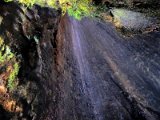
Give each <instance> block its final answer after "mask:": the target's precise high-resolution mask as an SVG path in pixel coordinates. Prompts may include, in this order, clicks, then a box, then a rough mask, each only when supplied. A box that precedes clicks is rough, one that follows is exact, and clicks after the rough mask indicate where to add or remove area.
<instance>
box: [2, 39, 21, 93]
mask: <svg viewBox="0 0 160 120" xmlns="http://www.w3.org/2000/svg"><path fill="white" fill-rule="evenodd" d="M4 66H6V68H7V69H6V71H4V74H5V77H6V78H7V85H6V86H7V87H8V88H9V90H13V89H14V88H15V87H16V79H17V75H18V72H19V68H20V67H19V63H18V62H17V61H16V56H15V54H14V53H12V52H11V49H10V48H9V46H7V45H5V44H4V40H3V38H2V37H0V68H1V67H4ZM2 81H3V79H2Z"/></svg>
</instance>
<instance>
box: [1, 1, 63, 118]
mask: <svg viewBox="0 0 160 120" xmlns="http://www.w3.org/2000/svg"><path fill="white" fill-rule="evenodd" d="M59 16H60V12H59V11H56V10H54V9H50V8H41V7H39V6H34V7H33V8H28V9H27V10H25V11H24V8H23V7H22V6H20V5H18V4H16V3H13V2H11V3H7V4H2V3H0V17H1V18H0V23H1V24H0V35H2V36H3V37H4V41H5V43H6V44H7V45H9V46H10V47H11V49H12V51H13V52H14V53H16V54H17V56H18V57H19V58H20V59H21V61H22V62H21V68H20V73H19V84H18V86H17V88H16V89H14V90H13V92H12V93H11V96H12V99H13V100H15V101H16V102H17V103H18V104H19V105H20V106H21V107H22V108H23V111H22V112H19V113H14V112H13V113H9V112H8V111H5V110H4V109H3V108H2V107H1V106H0V111H1V113H4V114H3V115H0V119H5V120H8V119H13V120H14V119H15V120H17V119H27V120H31V119H38V120H39V119H40V118H41V117H42V116H43V117H44V116H45V114H46V110H47V107H48V106H49V105H50V104H49V103H52V106H53V107H54V104H53V101H55V98H56V97H55V96H56V95H57V94H56V89H57V87H56V84H55V82H56V71H55V69H56V64H55V61H54V59H55V54H56V49H55V46H56V41H55V40H56V34H57V26H58V22H59ZM53 99H54V100H53ZM50 101H52V102H50ZM43 113H44V114H43Z"/></svg>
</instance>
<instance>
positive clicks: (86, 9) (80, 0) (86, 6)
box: [5, 0, 94, 19]
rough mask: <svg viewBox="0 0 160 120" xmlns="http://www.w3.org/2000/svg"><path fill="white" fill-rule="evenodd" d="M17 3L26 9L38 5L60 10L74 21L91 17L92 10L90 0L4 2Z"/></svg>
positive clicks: (19, 0) (21, 0) (23, 0)
mask: <svg viewBox="0 0 160 120" xmlns="http://www.w3.org/2000/svg"><path fill="white" fill-rule="evenodd" d="M5 1H6V2H9V1H18V2H19V3H22V4H25V5H26V6H27V7H30V6H33V5H34V4H38V5H40V6H49V7H52V8H55V9H58V8H61V10H62V15H64V14H65V13H66V12H68V14H69V15H70V16H73V17H75V18H76V19H81V18H82V17H83V16H91V15H92V12H93V10H94V7H93V5H92V0H5Z"/></svg>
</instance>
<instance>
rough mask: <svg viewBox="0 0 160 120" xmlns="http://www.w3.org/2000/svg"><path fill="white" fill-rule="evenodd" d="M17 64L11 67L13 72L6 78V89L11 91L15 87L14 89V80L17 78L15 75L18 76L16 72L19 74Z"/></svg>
mask: <svg viewBox="0 0 160 120" xmlns="http://www.w3.org/2000/svg"><path fill="white" fill-rule="evenodd" d="M19 68H20V67H19V64H18V63H15V64H14V65H13V70H12V72H11V73H10V75H9V78H8V85H7V87H8V88H9V89H10V90H13V89H14V88H15V87H16V81H15V80H16V78H17V75H18V72H19Z"/></svg>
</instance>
